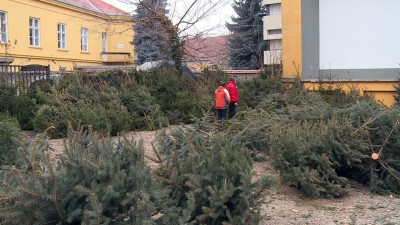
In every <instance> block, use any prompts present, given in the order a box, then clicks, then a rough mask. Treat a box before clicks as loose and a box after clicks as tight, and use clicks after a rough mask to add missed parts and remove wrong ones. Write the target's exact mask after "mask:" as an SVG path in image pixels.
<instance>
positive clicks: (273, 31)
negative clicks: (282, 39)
mask: <svg viewBox="0 0 400 225" xmlns="http://www.w3.org/2000/svg"><path fill="white" fill-rule="evenodd" d="M279 34H282V29H276V30H268V35H279Z"/></svg>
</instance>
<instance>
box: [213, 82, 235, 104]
mask: <svg viewBox="0 0 400 225" xmlns="http://www.w3.org/2000/svg"><path fill="white" fill-rule="evenodd" d="M214 97H215V108H216V109H226V108H228V105H229V103H230V101H231V100H230V97H229V93H228V91H227V90H226V89H225V88H224V87H223V86H219V87H218V88H217V90H216V91H215V93H214Z"/></svg>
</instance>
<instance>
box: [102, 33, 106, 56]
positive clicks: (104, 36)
mask: <svg viewBox="0 0 400 225" xmlns="http://www.w3.org/2000/svg"><path fill="white" fill-rule="evenodd" d="M101 51H102V52H107V33H106V32H103V33H101Z"/></svg>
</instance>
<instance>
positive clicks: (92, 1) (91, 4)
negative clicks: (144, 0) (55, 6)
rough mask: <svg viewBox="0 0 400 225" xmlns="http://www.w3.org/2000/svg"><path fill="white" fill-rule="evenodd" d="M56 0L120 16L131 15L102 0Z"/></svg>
mask: <svg viewBox="0 0 400 225" xmlns="http://www.w3.org/2000/svg"><path fill="white" fill-rule="evenodd" d="M55 1H58V2H62V3H65V4H68V5H72V6H75V7H78V8H81V9H86V10H89V11H93V12H96V13H102V14H106V15H118V16H127V15H129V13H127V12H125V11H123V10H121V9H118V8H116V7H114V6H112V5H110V4H108V3H105V2H103V1H101V0H55Z"/></svg>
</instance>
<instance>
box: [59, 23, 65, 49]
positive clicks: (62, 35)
mask: <svg viewBox="0 0 400 225" xmlns="http://www.w3.org/2000/svg"><path fill="white" fill-rule="evenodd" d="M57 32H58V48H59V49H66V48H67V26H66V25H65V24H62V23H59V24H58V25H57Z"/></svg>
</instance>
